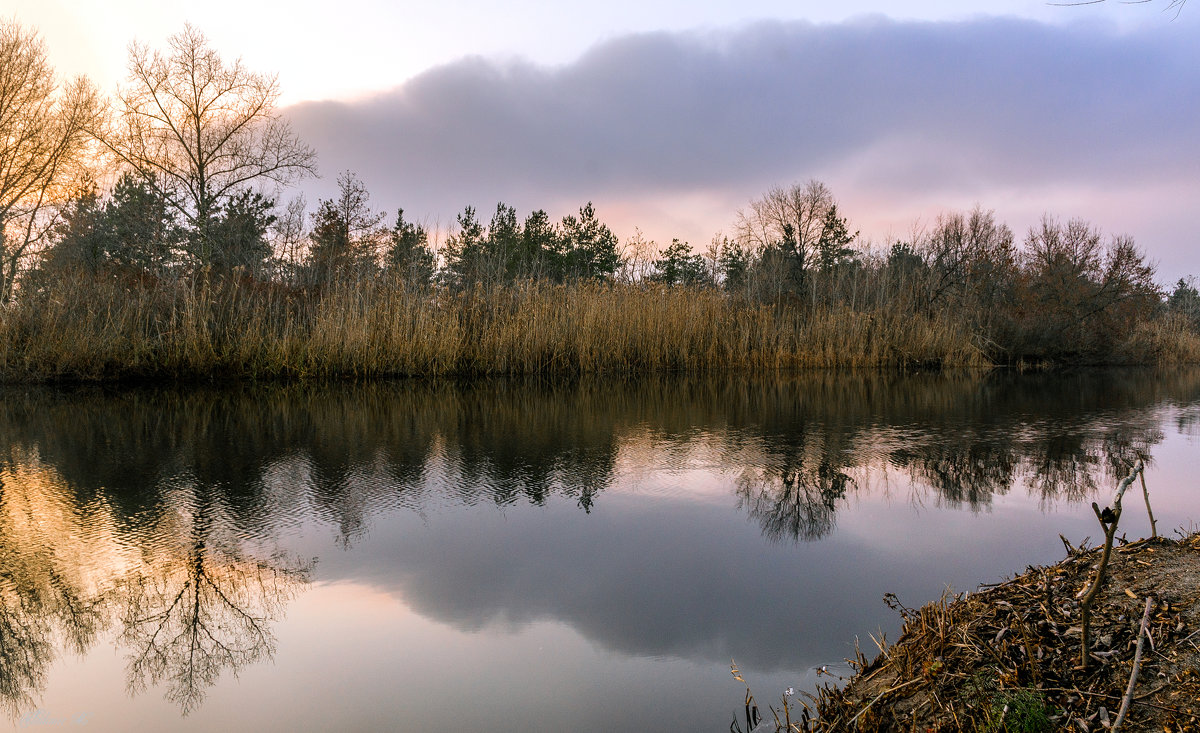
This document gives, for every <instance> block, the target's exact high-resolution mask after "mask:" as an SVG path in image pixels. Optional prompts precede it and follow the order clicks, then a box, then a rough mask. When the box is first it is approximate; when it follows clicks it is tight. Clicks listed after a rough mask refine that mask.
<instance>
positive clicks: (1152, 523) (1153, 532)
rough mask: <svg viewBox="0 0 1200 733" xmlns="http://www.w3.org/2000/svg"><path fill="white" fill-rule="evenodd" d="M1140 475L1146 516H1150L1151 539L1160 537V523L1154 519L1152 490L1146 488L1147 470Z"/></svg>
mask: <svg viewBox="0 0 1200 733" xmlns="http://www.w3.org/2000/svg"><path fill="white" fill-rule="evenodd" d="M1138 476H1139V477H1140V478H1141V479H1142V496H1143V497H1145V499H1146V516H1148V517H1150V539H1154V540H1156V539H1158V525H1157V524H1156V523H1155V521H1154V510H1153V509H1151V508H1150V491H1149V490H1148V489H1147V488H1146V472H1145V471H1142V472H1141V473H1140V474H1138Z"/></svg>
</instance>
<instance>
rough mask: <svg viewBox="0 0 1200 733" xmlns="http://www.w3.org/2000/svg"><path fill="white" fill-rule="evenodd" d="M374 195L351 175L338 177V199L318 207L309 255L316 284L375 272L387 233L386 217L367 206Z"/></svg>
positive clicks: (356, 177) (322, 202)
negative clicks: (383, 224) (382, 226)
mask: <svg viewBox="0 0 1200 733" xmlns="http://www.w3.org/2000/svg"><path fill="white" fill-rule="evenodd" d="M370 198H371V195H370V194H369V193H367V187H366V186H365V185H363V182H362V181H360V180H359V179H358V176H356V175H354V174H353V173H351V172H350V171H346V172H344V173H342V174H341V175H340V176H338V197H337V198H336V199H324V200H322V201H321V202H320V204H319V205H318V207H317V213H316V215H315V217H314V224H313V230H312V234H311V235H310V239H311V241H312V247H311V249H310V250H309V253H308V271H309V275H310V279H311V280H312V281H313V282H315V283H328V282H332V281H333V280H335V279H342V278H347V277H355V276H358V275H363V274H366V273H369V272H371V271H373V270H374V269H375V267H376V264H377V263H376V258H377V256H378V252H379V246H380V244H381V243H382V241H383V238H384V237H385V236H386V231H384V230H382V229H381V228H380V226H379V224H380V222H382V221H383V214H382V213H376V212H374V211H371V209H370V208H369V207H368V206H367V202H368V201H369V200H370Z"/></svg>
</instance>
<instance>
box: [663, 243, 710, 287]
mask: <svg viewBox="0 0 1200 733" xmlns="http://www.w3.org/2000/svg"><path fill="white" fill-rule="evenodd" d="M654 269H655V274H654V278H653V279H654V280H655V281H657V282H661V283H666V284H667V285H697V284H699V283H701V282H703V281H704V258H703V257H701V256H700V255H698V254H693V253H692V248H691V247H690V246H689V245H688V243H687V242H681V241H679V240H678V239H672V240H671V246H669V247H667V248H666V249H665V250H663V253H662V257H661V258H659V259H657V260H655V261H654Z"/></svg>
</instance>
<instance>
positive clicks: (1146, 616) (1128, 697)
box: [1111, 596, 1154, 733]
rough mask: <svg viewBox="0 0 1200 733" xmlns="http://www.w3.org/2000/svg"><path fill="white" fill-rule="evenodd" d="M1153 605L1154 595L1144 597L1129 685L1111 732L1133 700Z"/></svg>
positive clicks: (1115, 728)
mask: <svg viewBox="0 0 1200 733" xmlns="http://www.w3.org/2000/svg"><path fill="white" fill-rule="evenodd" d="M1153 607H1154V596H1149V597H1148V598H1146V612H1145V613H1143V614H1142V626H1141V629H1140V630H1139V631H1138V641H1137V651H1135V652H1134V653H1133V672H1132V673H1130V675H1129V687H1126V688H1125V699H1123V700H1121V709H1120V711H1118V712H1117V720H1116V722H1114V723H1113V726H1112V730H1111V733H1117V729H1118V728H1120V727H1121V723H1122V722H1123V721H1124V720H1125V713H1127V712H1129V703H1131V702H1133V688H1134V686H1135V685H1137V678H1138V671H1139V670H1140V668H1141V666H1142V646H1143V645H1144V644H1145V642H1146V632H1147V629H1148V628H1149V626H1150V609H1151V608H1153Z"/></svg>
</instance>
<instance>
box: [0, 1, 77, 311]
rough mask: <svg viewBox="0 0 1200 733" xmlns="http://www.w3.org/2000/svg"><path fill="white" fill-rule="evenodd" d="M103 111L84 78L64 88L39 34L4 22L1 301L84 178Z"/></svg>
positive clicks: (0, 24) (0, 53)
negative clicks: (92, 133)
mask: <svg viewBox="0 0 1200 733" xmlns="http://www.w3.org/2000/svg"><path fill="white" fill-rule="evenodd" d="M99 106H100V105H99V99H98V97H97V95H96V92H95V89H94V88H93V87H92V85H91V84H90V83H89V82H88V81H87V79H85V78H83V77H79V78H77V79H75V80H74V81H72V82H70V83H68V84H66V85H65V86H63V87H61V88H60V87H59V85H58V83H57V82H56V80H55V77H54V69H53V67H51V66H50V64H49V63H48V62H47V60H46V47H45V44H44V43H43V42H42V41H41V39H39V38H38V36H37V34H36V33H35V32H34V31H32V30H26V29H24V28H22V27H21V26H20V25H19V24H17V23H16V22H15V21H11V20H0V237H2V240H0V303H6V302H8V301H9V300H10V299H11V298H12V295H13V287H14V283H15V281H16V276H17V273H18V272H19V270H20V267H21V264H22V262H23V261H24V260H25V259H26V258H27V257H28V255H29V254H30V253H31V252H33V251H34V250H35V249H36V248H37V245H38V244H39V243H40V242H41V241H42V240H43V239H44V237H45V235H46V234H47V232H49V230H50V229H51V227H52V226H53V224H54V218H55V217H54V214H55V212H56V206H57V205H58V204H60V203H61V202H62V201H63V200H64V199H66V198H67V190H68V189H69V187H70V185H71V183H72V182H73V181H75V180H77V179H78V178H79V175H80V173H81V169H82V166H83V165H84V164H85V163H86V162H87V158H88V156H87V148H88V144H89V137H88V134H87V130H88V129H89V128H90V126H91V125H92V124H93V122H94V121H95V119H96V116H97V113H98V111H99Z"/></svg>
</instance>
